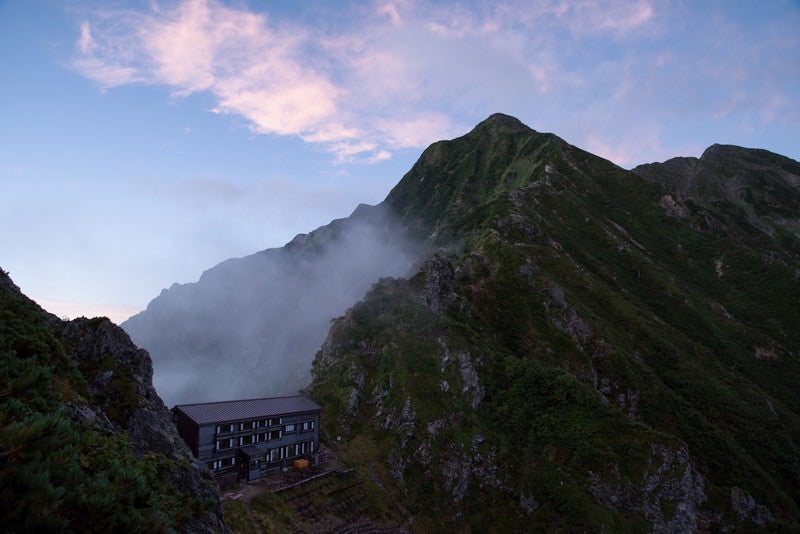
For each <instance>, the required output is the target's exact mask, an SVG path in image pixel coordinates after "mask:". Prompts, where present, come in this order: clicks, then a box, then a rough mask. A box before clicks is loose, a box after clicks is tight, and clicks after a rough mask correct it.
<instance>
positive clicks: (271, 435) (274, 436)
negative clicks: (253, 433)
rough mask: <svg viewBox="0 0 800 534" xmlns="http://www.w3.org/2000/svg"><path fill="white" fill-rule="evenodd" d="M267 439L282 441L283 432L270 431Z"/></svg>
mask: <svg viewBox="0 0 800 534" xmlns="http://www.w3.org/2000/svg"><path fill="white" fill-rule="evenodd" d="M267 439H269V440H273V439H281V431H280V430H270V431H269V434H268V436H267Z"/></svg>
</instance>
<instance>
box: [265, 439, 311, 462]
mask: <svg viewBox="0 0 800 534" xmlns="http://www.w3.org/2000/svg"><path fill="white" fill-rule="evenodd" d="M312 452H314V441H313V440H312V441H304V442H303V443H295V444H294V445H286V446H283V447H276V448H274V449H272V450H271V451H269V453H267V455H266V456H265V459H268V461H270V462H277V461H280V460H285V459H287V458H293V457H295V456H300V455H303V454H310V453H312Z"/></svg>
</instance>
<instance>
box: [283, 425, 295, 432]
mask: <svg viewBox="0 0 800 534" xmlns="http://www.w3.org/2000/svg"><path fill="white" fill-rule="evenodd" d="M283 432H284V433H286V434H288V433H289V432H294V425H293V424H292V425H286V426H285V427H283Z"/></svg>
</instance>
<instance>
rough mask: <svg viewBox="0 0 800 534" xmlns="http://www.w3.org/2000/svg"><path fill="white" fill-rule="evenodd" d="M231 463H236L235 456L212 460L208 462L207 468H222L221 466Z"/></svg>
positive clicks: (230, 464)
mask: <svg viewBox="0 0 800 534" xmlns="http://www.w3.org/2000/svg"><path fill="white" fill-rule="evenodd" d="M232 465H236V458H225V459H222V460H214V461H213V462H208V468H209V469H215V470H216V469H222V468H223V467H230V466H232Z"/></svg>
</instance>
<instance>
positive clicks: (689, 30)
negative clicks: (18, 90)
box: [73, 0, 797, 163]
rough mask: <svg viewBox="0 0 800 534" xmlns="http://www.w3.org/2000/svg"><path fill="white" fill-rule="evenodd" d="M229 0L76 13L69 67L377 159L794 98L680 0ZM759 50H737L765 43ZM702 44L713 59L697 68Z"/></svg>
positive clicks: (780, 107)
mask: <svg viewBox="0 0 800 534" xmlns="http://www.w3.org/2000/svg"><path fill="white" fill-rule="evenodd" d="M236 6H237V7H230V6H228V5H225V4H223V3H222V2H221V1H219V0H180V1H176V2H172V3H161V4H155V3H154V4H153V8H152V9H151V10H150V11H148V12H141V11H113V12H96V13H94V14H92V15H91V16H87V17H86V20H84V21H82V22H81V24H80V28H79V35H78V37H77V39H76V47H75V49H76V56H77V57H76V59H75V61H74V63H73V64H74V67H75V68H76V69H77V70H78V71H79V72H81V73H82V74H83V75H85V76H87V77H89V78H91V79H93V80H95V81H96V82H97V83H98V84H99V85H100V87H101V88H103V89H104V90H107V89H110V88H112V87H116V86H120V85H126V84H131V83H144V84H151V85H161V86H165V87H167V88H168V89H169V91H170V93H171V95H172V96H173V98H182V97H185V96H188V95H191V94H195V93H201V92H202V93H206V94H210V95H211V96H212V97H213V100H214V104H213V105H212V106H211V109H210V111H212V112H214V113H217V114H220V115H229V116H236V117H242V118H244V120H245V122H246V124H247V125H248V127H249V128H250V129H251V130H252V131H253V132H255V133H257V134H267V135H286V136H297V137H299V138H301V139H303V140H304V141H306V142H308V143H314V144H317V145H319V146H321V147H323V148H324V149H326V150H328V151H330V152H331V153H332V154H333V155H334V160H335V161H338V162H351V161H361V162H376V161H383V160H386V159H389V158H391V156H392V153H393V152H395V151H398V150H403V149H408V148H418V147H423V146H425V145H427V144H429V143H431V142H433V141H435V140H437V139H441V138H447V137H452V136H455V135H459V134H461V133H463V132H464V131H465V129H466V128H467V127H468V126H469V125H470V124H473V123H474V120H476V119H477V120H479V119H481V118H483V117H485V116H486V115H487V114H488V113H491V112H495V111H504V112H508V113H513V114H517V115H520V116H521V118H522V119H523V120H531V121H535V122H534V123H533V124H532V125H533V126H534V127H547V126H548V125H549V124H553V125H554V126H557V128H554V129H556V130H558V131H559V133H565V134H569V133H570V132H569V129H568V128H566V127H565V126H564V125H568V124H570V123H571V124H581V128H580V129H576V134H577V136H578V137H577V139H574V141H575V142H579V143H580V142H581V141H584V142H588V141H589V140H590V138H591V137H592V136H595V137H594V139H595V140H594V141H593V142H595V143H596V142H597V141H596V140H597V139H599V138H600V137H599V136H601V135H605V132H606V131H608V130H609V129H618V128H619V127H620V126H621V124H620V121H627V122H629V123H630V124H632V125H634V126H635V125H637V124H638V123H639V122H641V120H643V117H642V116H641V113H642V112H643V111H644V110H647V113H648V117H646V119H647V120H648V121H650V122H652V123H654V125H655V124H656V123H660V124H662V125H663V124H664V123H666V122H669V121H674V120H676V119H675V117H680V116H681V115H682V114H684V113H687V110H695V109H697V110H699V113H701V114H703V115H704V116H705V117H706V118H707V120H720V119H724V118H725V117H726V116H727V115H728V114H730V113H732V112H734V111H736V110H739V109H741V106H742V101H741V99H739V98H737V97H736V94H747V95H749V97H748V99H747V100H748V102H750V103H753V102H759V101H761V100H763V101H764V102H770V104H769V105H768V106H767V109H766V110H764V111H761V110H756V111H754V115H758V113H761V119H760V120H761V121H765V122H769V121H773V120H776V121H777V120H782V119H781V117H785V116H787V114H786V111H787V108H789V107H791V100H777V99H775V98H773V97H774V95H776V94H778V92H779V90H778V89H774V90H773V89H769V90H767V89H758V88H755V89H754V85H753V84H754V83H755V82H754V80H756V79H757V78H758V77H759V76H762V77H763V76H764V74H765V73H766V74H767V76H774V74H773V73H777V72H781V71H785V70H786V68H781V67H779V66H776V65H772V66H770V64H769V63H765V62H764V61H761V62H760V63H759V64H757V65H756V67H755V69H756V70H755V72H753V73H748V75H747V76H746V79H737V78H736V73H735V72H733V71H732V70H731V68H730V66H731V65H734V64H735V63H736V60H737V58H738V57H739V52H736V50H737V49H739V48H742V47H746V46H748V43H747V42H746V41H742V39H741V37H739V36H737V35H736V29H735V28H734V29H733V30H731V29H730V28H727V27H726V28H725V31H723V29H721V28H716V29H715V28H714V27H713V26H708V28H709V29H708V32H711V34H712V35H719V36H721V39H722V43H723V44H724V46H720V45H719V44H714V43H713V42H710V43H709V42H708V40H710V39H711V37H709V38H707V39H706V41H704V39H705V38H704V35H705V33H704V32H703V31H700V28H699V27H698V25H699V24H700V23H699V22H697V21H695V20H694V19H693V18H687V17H688V16H689V15H691V13H688V12H687V11H686V9H687V8H685V7H680V6H677V7H676V6H674V5H671V4H668V3H666V2H663V1H659V0H533V1H531V0H505V1H500V2H492V3H475V4H470V5H465V4H462V3H447V2H442V3H440V2H436V3H433V2H428V1H425V0H381V1H376V2H373V3H371V4H369V5H368V7H366V8H365V7H363V6H362V7H359V8H354V7H352V6H349V7H343V8H342V9H343V10H345V9H346V10H348V11H347V12H346V13H345V14H339V17H340V18H339V19H337V22H336V23H325V24H316V25H315V24H313V23H310V22H308V21H307V20H305V19H303V18H299V17H298V18H297V19H288V18H286V17H285V16H284V17H283V18H280V19H278V18H274V17H273V16H272V15H267V14H263V13H259V12H255V11H251V10H248V8H246V7H243V6H242V5H241V4H238V3H237V4H236ZM265 9H268V7H267V8H265ZM682 10H683V11H682ZM695 18H697V17H695ZM699 18H702V17H699ZM303 21H304V22H303ZM676 27H677V28H678V30H676V29H675V28H676ZM668 29H669V31H670V32H672V33H671V34H670V35H671V36H670V37H669V38H667V37H665V36H666V35H667V31H668ZM676 31H678V33H675V32H676ZM726 32H729V34H726ZM729 35H734V36H736V37H737V38H738V41H736V40H734V41H729ZM681 39H686V40H687V42H686V43H683V42H681ZM784 39H785V38H784ZM789 41H790V43H789V46H790V48H791V47H792V46H794V47H795V48H796V47H797V40H796V39H794V38H790V39H789ZM704 42H705V44H706V45H707V46H705V48H703V45H704ZM749 44H750V45H752V43H749ZM763 46H766V47H768V48H765V49H764V51H762V52H759V51H758V50H760V49H758V48H756V49H753V47H752V46H750V50H751V51H750V52H747V53H749V54H750V55H755V54H761V55H766V52H767V51H770V50H775V46H774V45H773V44H767V45H763ZM710 48H713V49H714V52H715V55H714V61H717V62H718V63H719V64H720V65H721V66H720V67H717V68H714V66H713V65H712V64H710V63H708V60H707V59H706V56H705V53H704V51H705V50H709V49H710ZM784 48H786V47H785V46H784ZM775 61H777V60H773V63H775ZM704 64H707V67H706V68H703V65H704ZM784 77H785V76H784ZM778 82H779V83H783V81H781V80H778ZM783 85H784V86H785V83H783ZM765 91H768V92H769V94H768V95H764V93H765ZM762 96H764V98H763V99H762ZM767 97H769V98H767ZM753 105H755V106H756V107H758V108H761V107H763V106H761V104H753ZM702 108H705V109H702ZM637 113H638V114H640V115H639V117H638V118H637V117H636V116H635V114H637ZM611 117H613V119H612V118H611ZM670 117H672V118H670ZM589 120H591V121H593V126H592V129H591V130H586V129H585V128H584V127H583V125H584V124H585V123H586V122H587V121H589ZM557 121H559V124H556V122H557ZM604 121H613V122H608V123H607V124H604ZM607 152H608V153H611V152H609V151H607ZM620 154H621V153H620ZM625 160H626V156H624V155H620V156H618V160H617V161H618V162H620V163H621V162H623V161H625Z"/></svg>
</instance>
